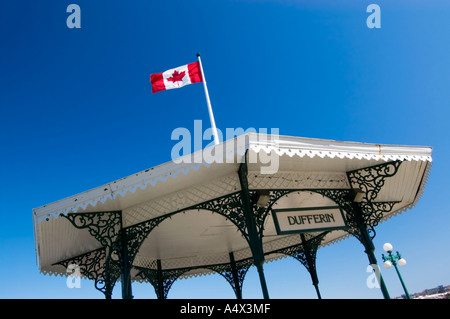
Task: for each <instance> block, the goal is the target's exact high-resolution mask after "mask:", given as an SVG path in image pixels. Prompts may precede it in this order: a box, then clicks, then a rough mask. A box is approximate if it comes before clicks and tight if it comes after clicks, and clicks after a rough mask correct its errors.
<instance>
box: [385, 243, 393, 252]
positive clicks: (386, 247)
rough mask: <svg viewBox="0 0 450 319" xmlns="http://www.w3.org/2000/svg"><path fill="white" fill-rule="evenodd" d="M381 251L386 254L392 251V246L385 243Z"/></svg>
mask: <svg viewBox="0 0 450 319" xmlns="http://www.w3.org/2000/svg"><path fill="white" fill-rule="evenodd" d="M383 249H384V251H387V252H389V251H392V245H391V244H390V243H386V244H384V245H383Z"/></svg>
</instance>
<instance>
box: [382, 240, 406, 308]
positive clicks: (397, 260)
mask: <svg viewBox="0 0 450 319" xmlns="http://www.w3.org/2000/svg"><path fill="white" fill-rule="evenodd" d="M383 249H384V250H385V251H386V252H387V253H388V254H389V256H388V257H385V256H384V254H381V256H382V257H383V261H384V264H383V265H384V267H385V268H387V269H389V268H391V267H392V265H394V268H395V270H396V271H397V275H398V278H400V282H401V283H402V286H403V290H404V291H405V293H406V298H407V299H411V296H410V295H409V293H408V290H407V289H406V286H405V283H404V282H403V279H402V276H401V275H400V272H399V271H398V268H397V264H398V265H399V266H405V265H406V260H405V259H403V258H402V256H400V253H399V252H398V251H397V254H396V255H393V254H392V245H391V244H390V243H385V244H384V245H383Z"/></svg>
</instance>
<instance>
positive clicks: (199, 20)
mask: <svg viewBox="0 0 450 319" xmlns="http://www.w3.org/2000/svg"><path fill="white" fill-rule="evenodd" d="M71 3H76V4H78V5H79V6H80V8H81V28H80V29H69V28H68V27H67V26H66V19H67V17H68V15H69V13H67V12H66V8H67V6H68V5H69V4H71ZM370 3H376V4H378V5H379V6H380V8H381V28H380V29H369V28H368V27H367V25H366V19H367V17H368V16H369V13H367V12H366V8H367V6H368V5H369V4H370ZM449 16H450V3H449V2H448V1H438V0H429V1H401V0H391V1H382V0H372V1H331V0H329V1H326V0H315V1H306V0H302V1H287V0H286V1H284V0H265V1H257V0H254V1H250V0H249V1H237V0H235V1H206V0H203V1H201V0H192V1H170V2H169V1H144V0H136V1H123V0H120V1H119V0H116V1H108V2H106V1H99V0H90V1H83V0H71V1H61V0H47V1H24V0H18V1H11V0H5V1H1V2H0V39H1V42H0V43H1V49H0V107H1V116H0V145H1V149H0V150H1V154H0V155H1V157H0V161H1V165H0V176H1V180H2V183H0V196H1V199H2V201H1V202H2V209H1V212H0V217H1V222H0V273H1V274H2V284H1V285H0V298H102V297H103V295H102V294H101V293H100V292H98V291H97V290H95V289H94V287H93V283H92V282H88V281H83V282H82V287H81V288H79V289H69V288H67V286H66V281H65V278H62V277H52V276H45V275H42V274H40V273H39V271H38V268H37V265H36V255H35V250H34V239H33V227H32V214H31V210H32V208H35V207H39V206H42V205H45V204H47V203H50V202H53V201H57V200H59V199H62V198H65V197H67V196H71V195H74V194H77V193H79V192H82V191H85V190H88V189H91V188H94V187H97V186H100V185H103V184H105V183H107V182H110V181H113V180H116V179H119V178H122V177H125V176H128V175H131V174H133V173H136V172H139V171H142V170H145V169H147V168H150V167H153V166H156V165H158V164H161V163H165V162H167V161H170V159H171V158H170V154H171V149H172V147H173V146H174V144H175V142H174V141H172V140H171V138H170V137H171V133H172V131H173V130H174V129H175V128H178V127H186V128H188V129H193V124H194V120H196V119H198V120H202V121H203V123H204V127H205V126H206V125H207V124H206V123H209V118H208V112H207V107H206V103H205V96H204V92H203V86H202V85H201V84H194V85H190V86H188V87H185V88H183V89H180V90H171V91H167V92H161V93H157V94H152V93H151V87H150V84H149V75H150V74H151V73H158V72H162V71H165V70H167V69H171V68H174V67H177V66H180V65H184V64H187V63H190V62H195V61H196V53H197V52H200V53H201V54H202V62H203V67H204V69H205V75H206V79H207V81H208V88H209V93H210V96H211V102H212V106H213V109H214V114H215V119H216V124H217V126H218V128H219V129H221V130H225V128H227V127H228V128H238V127H242V128H244V129H246V128H250V127H253V128H256V129H258V128H267V129H270V128H278V129H279V132H280V134H281V135H291V136H301V137H311V138H324V139H335V140H340V141H356V142H367V143H379V144H400V145H421V146H432V147H433V148H434V150H433V168H432V170H431V175H430V179H429V181H428V184H427V187H426V189H425V193H424V195H423V197H422V199H421V200H420V202H419V203H418V205H417V206H416V207H414V208H413V209H412V210H409V211H407V212H405V213H403V214H401V215H399V216H396V217H394V218H392V219H391V220H389V221H388V222H386V223H383V224H381V225H380V226H379V227H378V228H377V236H376V237H375V240H374V244H375V246H376V249H377V251H376V254H377V258H378V259H379V261H380V260H381V253H382V245H383V244H384V243H385V242H391V243H392V244H393V245H394V249H398V250H399V251H400V252H401V253H402V254H403V256H404V258H405V259H406V260H407V262H408V264H407V266H406V267H404V268H401V272H402V275H403V278H404V280H405V283H406V285H407V287H408V289H409V292H410V293H414V292H418V291H421V290H424V289H426V288H432V287H436V286H437V285H441V284H442V285H449V284H450V272H449V270H448V264H449V263H450V256H449V252H448V246H449V241H450V240H449V238H450V236H449V235H448V231H449V226H450V214H449V208H448V204H447V203H446V201H445V200H444V199H445V198H447V196H448V189H449V187H448V181H449V180H450V174H449V171H450V170H449V169H448V167H447V164H446V163H447V162H448V160H447V159H446V158H448V157H449V156H450V141H449V140H450V139H449V130H448V120H449V118H450V112H449V105H450V89H449V83H450V42H449V41H448V39H449V38H450V20H449V18H448V17H449ZM207 143H209V142H205V144H207ZM367 265H368V260H367V256H366V255H365V253H364V249H363V247H362V245H361V244H360V243H359V242H358V241H357V240H356V239H354V238H350V239H347V240H345V241H342V242H339V243H337V244H334V245H332V246H327V247H325V248H322V249H320V250H319V252H318V254H317V268H318V276H319V280H320V289H321V293H322V296H323V298H382V294H381V292H380V290H378V289H369V288H368V287H367V285H366V279H367V277H368V275H369V273H367V272H366V267H367ZM265 270H266V279H267V284H268V288H269V294H270V296H271V297H272V298H316V295H315V291H314V288H313V286H312V285H311V280H310V278H309V274H308V273H307V271H306V270H305V269H304V268H303V266H301V264H300V263H298V262H297V261H295V260H291V259H284V260H281V261H277V262H272V263H268V264H266V265H265ZM382 273H383V276H384V278H385V281H386V285H387V287H388V290H389V293H390V295H391V296H392V297H395V296H399V295H401V294H402V293H403V291H402V288H401V285H400V282H399V280H398V278H397V277H396V274H395V271H394V270H393V269H390V270H385V269H383V270H382ZM133 293H134V296H135V298H154V297H155V294H154V290H153V287H152V286H150V285H149V284H147V285H141V284H135V285H134V286H133ZM243 295H244V298H261V296H262V294H261V290H260V286H259V282H258V278H257V272H256V270H255V269H251V270H250V271H249V273H248V274H247V279H246V281H245V283H244V289H243ZM113 297H114V298H120V284H118V285H116V289H115V293H114V296H113ZM169 297H170V298H189V297H190V298H209V297H212V298H234V294H233V292H232V290H231V288H230V287H229V286H228V284H227V283H226V281H225V280H224V279H223V278H222V277H220V276H219V275H215V276H207V277H200V278H194V279H190V280H180V281H177V282H176V283H175V284H174V285H173V287H172V290H171V291H170V293H169Z"/></svg>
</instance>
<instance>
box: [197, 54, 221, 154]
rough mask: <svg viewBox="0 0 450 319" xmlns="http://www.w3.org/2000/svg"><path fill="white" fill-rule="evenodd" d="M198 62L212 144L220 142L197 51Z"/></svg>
mask: <svg viewBox="0 0 450 319" xmlns="http://www.w3.org/2000/svg"><path fill="white" fill-rule="evenodd" d="M197 57H198V62H199V64H200V70H201V71H202V77H203V87H204V88H205V95H206V103H207V104H208V112H209V120H210V121H211V129H212V131H213V135H214V144H215V145H217V144H219V143H220V141H219V135H218V134H217V128H216V122H215V121H214V115H213V111H212V107H211V101H210V100H209V94H208V87H207V86H206V79H205V73H204V72H203V66H202V60H201V59H200V53H197Z"/></svg>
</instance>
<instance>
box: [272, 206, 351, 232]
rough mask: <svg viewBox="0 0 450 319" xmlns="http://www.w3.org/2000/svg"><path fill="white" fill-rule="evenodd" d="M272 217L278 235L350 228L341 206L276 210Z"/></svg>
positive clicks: (273, 211)
mask: <svg viewBox="0 0 450 319" xmlns="http://www.w3.org/2000/svg"><path fill="white" fill-rule="evenodd" d="M272 217H273V221H274V223H275V228H276V230H277V234H278V235H286V234H292V233H303V232H314V231H321V230H324V231H325V230H335V229H346V228H347V227H348V226H347V222H346V221H345V217H344V213H343V211H342V209H341V208H340V207H339V206H331V207H307V208H286V209H274V210H272Z"/></svg>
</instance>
